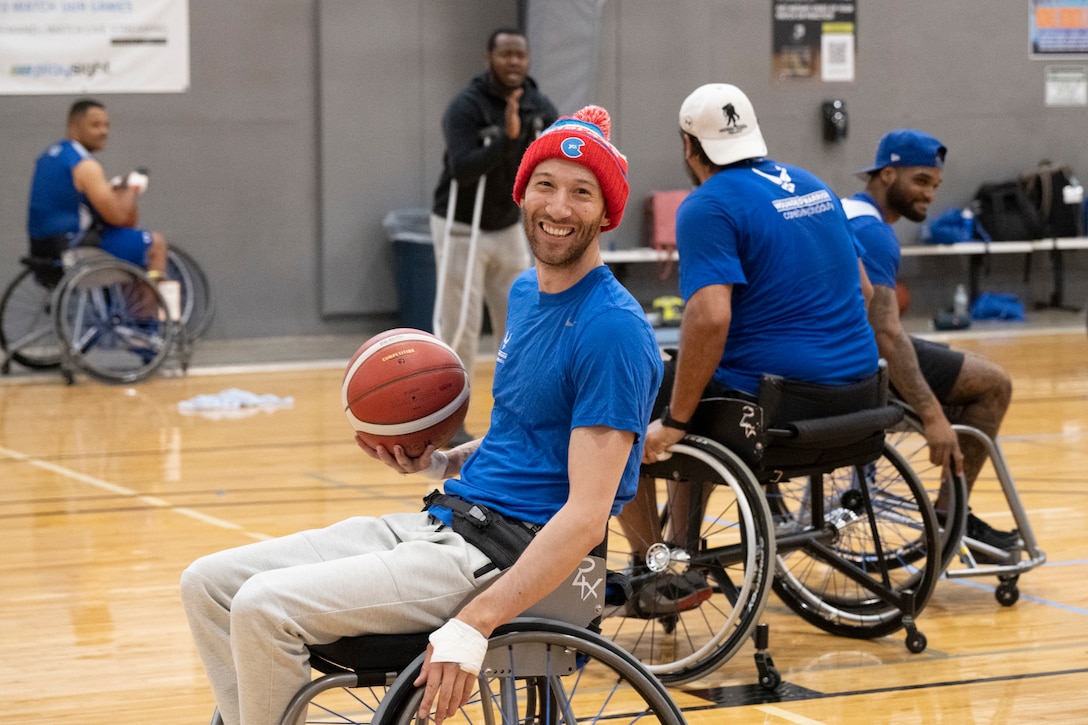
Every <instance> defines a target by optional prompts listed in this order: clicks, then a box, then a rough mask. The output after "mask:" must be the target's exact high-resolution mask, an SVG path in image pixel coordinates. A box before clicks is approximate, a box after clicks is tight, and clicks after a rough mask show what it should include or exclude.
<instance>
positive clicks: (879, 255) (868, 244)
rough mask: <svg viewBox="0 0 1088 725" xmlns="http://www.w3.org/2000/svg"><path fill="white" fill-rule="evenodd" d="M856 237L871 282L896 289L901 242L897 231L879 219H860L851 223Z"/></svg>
mask: <svg viewBox="0 0 1088 725" xmlns="http://www.w3.org/2000/svg"><path fill="white" fill-rule="evenodd" d="M850 226H851V227H853V229H854V236H855V237H856V238H857V241H858V243H859V244H860V245H861V248H862V255H861V261H862V263H863V264H864V265H865V273H866V274H868V275H869V281H870V282H872V283H873V284H879V285H882V286H884V287H891V288H892V289H894V288H895V281H896V278H897V277H898V276H899V259H900V251H899V240H898V239H896V237H895V230H894V229H892V227H891V226H889V225H888V224H885V223H884V222H882V221H880V220H879V219H875V218H872V217H858V218H856V219H854V220H853V221H851V222H850Z"/></svg>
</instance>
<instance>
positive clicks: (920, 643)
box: [907, 632, 929, 654]
mask: <svg viewBox="0 0 1088 725" xmlns="http://www.w3.org/2000/svg"><path fill="white" fill-rule="evenodd" d="M928 644H929V642H928V641H926V636H925V635H924V634H922V633H921V632H911V633H910V634H908V635H907V649H908V650H910V651H911V652H913V653H914V654H918V653H919V652H924V651H925V649H926V645H928Z"/></svg>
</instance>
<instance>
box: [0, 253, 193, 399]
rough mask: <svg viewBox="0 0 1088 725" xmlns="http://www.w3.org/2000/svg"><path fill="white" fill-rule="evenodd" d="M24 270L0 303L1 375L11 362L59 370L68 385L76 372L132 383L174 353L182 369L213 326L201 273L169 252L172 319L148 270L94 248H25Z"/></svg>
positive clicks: (179, 255)
mask: <svg viewBox="0 0 1088 725" xmlns="http://www.w3.org/2000/svg"><path fill="white" fill-rule="evenodd" d="M21 263H22V265H23V270H22V271H21V272H20V273H19V274H18V275H17V276H16V277H15V279H14V280H13V281H12V282H11V283H10V284H9V285H8V287H7V289H6V290H5V291H4V294H3V297H2V298H0V348H2V349H3V357H2V362H0V365H2V372H3V373H4V374H8V373H9V372H10V371H11V362H12V361H13V360H14V361H15V362H17V363H19V364H21V365H23V366H24V367H28V368H32V369H52V368H60V370H61V373H62V374H63V375H64V378H65V380H67V381H68V382H69V383H71V382H73V381H74V377H75V373H76V372H77V371H79V370H82V371H84V372H86V373H87V374H88V375H90V376H91V377H93V378H95V379H97V380H100V381H103V382H107V383H131V382H135V381H138V380H142V379H144V378H146V377H148V376H149V375H151V374H152V373H153V372H154V371H155V370H157V369H158V368H159V367H160V366H161V365H162V364H163V362H164V361H165V360H166V359H167V357H168V355H169V354H171V353H176V355H177V358H178V362H179V364H180V367H181V368H182V370H185V369H186V368H187V367H188V360H189V355H190V343H191V342H192V340H193V339H195V337H196V336H198V335H200V334H203V332H204V331H205V330H206V329H207V326H208V324H209V323H210V321H211V314H212V310H213V306H212V300H211V295H210V292H209V287H208V283H207V278H206V277H205V275H204V273H203V271H202V270H201V269H200V267H199V265H197V263H196V262H195V260H193V259H192V257H191V256H189V255H188V254H186V253H185V252H184V251H182V250H181V249H178V248H176V247H172V248H171V249H170V250H169V252H168V258H167V278H168V279H172V280H175V281H177V282H178V287H179V292H180V300H179V304H178V305H177V307H178V309H177V315H176V316H177V319H171V318H172V317H173V316H174V315H171V313H170V305H169V304H168V302H167V300H166V299H165V298H164V297H163V295H162V292H161V291H160V290H159V287H158V285H156V284H155V283H154V282H153V281H152V280H151V279H150V277H148V275H147V273H146V272H145V271H144V270H143V269H141V268H139V267H137V266H135V265H132V264H129V263H128V262H125V261H123V260H120V259H117V258H116V257H113V256H111V255H109V254H107V253H105V252H103V251H101V250H99V249H97V248H94V247H76V248H75V249H67V248H66V247H62V246H61V245H59V244H57V243H55V242H51V241H46V242H44V243H37V244H32V245H31V254H30V255H29V256H26V257H23V258H22V260H21Z"/></svg>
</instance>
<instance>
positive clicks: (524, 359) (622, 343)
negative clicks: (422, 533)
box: [444, 266, 662, 524]
mask: <svg viewBox="0 0 1088 725" xmlns="http://www.w3.org/2000/svg"><path fill="white" fill-rule="evenodd" d="M661 375H662V363H661V353H660V351H659V350H658V347H657V342H656V340H655V338H654V334H653V329H652V328H651V327H650V324H649V323H648V322H647V321H646V316H645V314H643V312H642V308H641V307H640V306H639V304H638V303H637V302H636V301H635V300H634V298H633V297H632V296H631V294H630V293H629V292H628V291H627V290H626V289H624V287H623V286H622V285H620V283H619V282H617V281H616V278H615V277H614V276H613V275H612V271H611V270H610V269H609V268H608V267H605V266H600V267H595V268H594V269H593V270H591V271H590V272H589V274H587V275H586V276H585V277H583V278H582V279H581V280H580V281H579V282H578V283H577V284H575V285H574V286H573V287H571V288H570V289H568V290H564V291H563V292H560V293H558V294H545V293H543V292H541V291H540V289H539V287H538V285H537V277H536V269H535V268H533V269H529V270H527V271H526V272H524V273H522V275H521V276H519V277H518V279H517V280H516V281H515V282H514V284H513V286H512V287H511V290H510V305H509V313H508V315H507V321H506V335H505V337H504V338H503V340H502V344H501V346H500V348H499V351H498V356H497V358H496V361H495V378H494V383H493V394H494V398H495V404H494V408H493V409H492V413H491V427H490V428H489V429H488V432H487V435H486V436H485V437H484V439H483V442H482V443H481V445H480V447H479V448H478V449H477V450H476V452H475V453H474V454H473V455H472V457H470V458H469V460H468V462H467V463H466V464H465V465H464V466H463V467H462V469H461V478H460V480H458V479H451V480H449V481H447V482H446V485H445V487H444V488H445V492H446V493H448V494H451V495H455V496H460V497H461V498H464V499H465V500H468V501H473V502H475V503H481V504H484V505H485V506H488V507H491V508H493V509H495V510H497V511H499V512H500V513H503V514H506V515H507V516H511V517H513V518H515V519H519V520H521V521H529V522H531V523H538V524H543V523H546V522H547V521H548V520H549V519H550V518H551V517H552V516H553V515H554V514H555V513H556V512H557V511H558V510H559V509H560V508H561V507H562V506H563V504H564V503H565V502H566V501H567V498H568V493H569V489H570V480H569V468H568V448H569V443H570V433H571V431H572V430H573V429H574V428H581V427H587V426H607V427H609V428H615V429H617V430H624V431H631V432H633V433H634V434H635V444H634V445H633V446H632V447H631V452H630V454H629V456H628V458H627V465H626V467H625V469H624V472H623V477H622V479H621V481H620V485H619V490H618V492H617V495H616V500H615V502H614V504H613V507H612V513H613V514H617V513H619V511H620V509H621V508H622V507H623V504H625V503H627V502H628V501H629V500H631V498H632V497H633V496H634V494H635V489H636V488H637V487H638V471H639V465H640V461H641V460H642V445H643V433H644V432H645V430H646V427H647V426H648V425H649V422H650V408H651V406H652V405H653V401H654V398H655V397H656V395H657V390H658V387H659V386H660V385H661Z"/></svg>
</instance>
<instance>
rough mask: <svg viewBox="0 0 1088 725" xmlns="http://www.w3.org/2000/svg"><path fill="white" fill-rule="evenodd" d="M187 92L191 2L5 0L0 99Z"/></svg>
mask: <svg viewBox="0 0 1088 725" xmlns="http://www.w3.org/2000/svg"><path fill="white" fill-rule="evenodd" d="M187 90H189V2H188V0H0V95H37V94H50V93H58V94H59V93H182V92H185V91H187Z"/></svg>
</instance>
